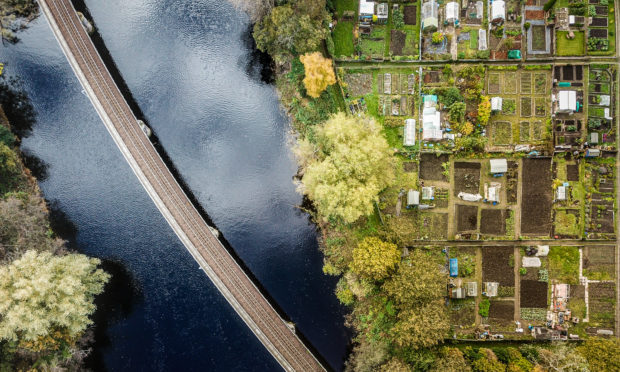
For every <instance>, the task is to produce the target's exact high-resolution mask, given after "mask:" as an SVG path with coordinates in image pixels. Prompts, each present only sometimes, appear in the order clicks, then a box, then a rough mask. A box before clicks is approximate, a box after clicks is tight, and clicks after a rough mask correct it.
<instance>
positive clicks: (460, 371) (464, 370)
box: [431, 347, 471, 372]
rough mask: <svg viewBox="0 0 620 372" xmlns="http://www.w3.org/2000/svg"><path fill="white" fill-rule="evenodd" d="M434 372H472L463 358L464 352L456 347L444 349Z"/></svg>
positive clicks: (433, 369) (437, 360) (434, 366)
mask: <svg viewBox="0 0 620 372" xmlns="http://www.w3.org/2000/svg"><path fill="white" fill-rule="evenodd" d="M431 371H433V372H471V368H470V367H469V365H468V364H467V361H466V360H465V358H464V357H463V352H461V350H459V349H457V348H455V347H444V348H442V349H441V352H440V354H439V356H438V357H437V359H436V360H435V364H434V365H433V368H432V370H431Z"/></svg>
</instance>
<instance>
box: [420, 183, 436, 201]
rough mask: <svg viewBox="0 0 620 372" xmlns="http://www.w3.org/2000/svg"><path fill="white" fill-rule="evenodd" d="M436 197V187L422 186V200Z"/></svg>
mask: <svg viewBox="0 0 620 372" xmlns="http://www.w3.org/2000/svg"><path fill="white" fill-rule="evenodd" d="M433 199H435V188H434V187H432V186H426V187H422V200H433Z"/></svg>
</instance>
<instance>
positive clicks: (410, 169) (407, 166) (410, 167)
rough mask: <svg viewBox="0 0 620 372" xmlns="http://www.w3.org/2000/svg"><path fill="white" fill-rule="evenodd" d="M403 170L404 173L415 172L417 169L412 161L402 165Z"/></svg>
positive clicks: (416, 165)
mask: <svg viewBox="0 0 620 372" xmlns="http://www.w3.org/2000/svg"><path fill="white" fill-rule="evenodd" d="M403 169H404V170H405V172H415V171H416V170H417V169H418V164H417V163H415V162H412V161H408V162H406V163H403Z"/></svg>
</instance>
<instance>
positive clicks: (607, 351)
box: [577, 338, 620, 372]
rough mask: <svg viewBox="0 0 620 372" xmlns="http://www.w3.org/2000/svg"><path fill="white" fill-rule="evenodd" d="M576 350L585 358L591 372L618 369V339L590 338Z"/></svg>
mask: <svg viewBox="0 0 620 372" xmlns="http://www.w3.org/2000/svg"><path fill="white" fill-rule="evenodd" d="M577 351H578V352H579V353H580V354H581V355H583V356H584V357H585V358H586V360H587V361H588V364H589V366H590V371H591V372H603V371H620V341H619V340H618V339H617V338H614V339H602V338H590V339H588V340H586V341H585V342H584V343H583V344H581V346H579V347H578V348H577Z"/></svg>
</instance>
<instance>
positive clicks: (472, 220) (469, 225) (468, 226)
mask: <svg viewBox="0 0 620 372" xmlns="http://www.w3.org/2000/svg"><path fill="white" fill-rule="evenodd" d="M456 219H457V230H458V231H459V232H462V231H472V230H476V228H477V227H478V207H476V206H474V205H457V206H456Z"/></svg>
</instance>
